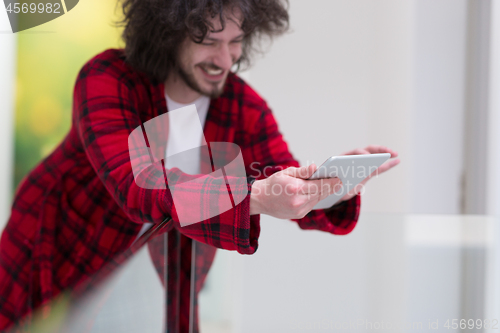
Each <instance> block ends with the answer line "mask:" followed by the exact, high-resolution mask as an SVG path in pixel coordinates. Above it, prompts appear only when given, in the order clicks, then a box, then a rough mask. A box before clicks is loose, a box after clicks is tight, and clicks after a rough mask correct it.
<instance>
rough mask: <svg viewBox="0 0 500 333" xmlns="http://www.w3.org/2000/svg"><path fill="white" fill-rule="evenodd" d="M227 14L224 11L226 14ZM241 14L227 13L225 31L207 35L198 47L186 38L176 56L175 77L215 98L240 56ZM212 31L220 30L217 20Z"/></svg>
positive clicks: (215, 19) (216, 19)
mask: <svg viewBox="0 0 500 333" xmlns="http://www.w3.org/2000/svg"><path fill="white" fill-rule="evenodd" d="M226 13H227V11H226ZM240 17H241V16H240V12H239V11H236V10H235V11H233V12H232V14H229V13H227V15H226V21H225V27H224V30H222V31H220V32H210V31H209V32H208V33H207V35H206V36H205V38H204V40H203V41H202V43H201V44H198V43H195V42H193V41H192V40H191V39H190V38H186V40H185V41H184V43H183V44H182V45H181V48H180V50H179V54H178V57H179V58H178V62H177V63H178V64H179V69H178V75H179V76H180V78H181V79H182V80H183V81H184V83H186V85H187V86H188V87H189V88H191V89H192V90H194V91H196V92H198V93H200V94H202V95H206V96H209V97H211V98H217V97H218V96H220V95H221V94H222V92H223V90H224V83H225V82H226V78H227V75H228V73H229V70H230V69H231V67H232V66H233V65H234V63H235V62H236V61H237V60H238V59H239V58H240V57H241V53H242V40H243V37H244V34H243V31H242V30H241V29H240V26H241V21H240ZM212 24H213V25H214V30H216V31H217V30H220V29H221V23H220V20H219V19H218V18H214V19H212Z"/></svg>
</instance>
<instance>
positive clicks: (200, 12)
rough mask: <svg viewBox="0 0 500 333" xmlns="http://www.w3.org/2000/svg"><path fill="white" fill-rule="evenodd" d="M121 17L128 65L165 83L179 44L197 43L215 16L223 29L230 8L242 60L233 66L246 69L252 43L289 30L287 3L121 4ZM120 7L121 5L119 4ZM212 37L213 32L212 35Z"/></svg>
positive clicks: (129, 0)
mask: <svg viewBox="0 0 500 333" xmlns="http://www.w3.org/2000/svg"><path fill="white" fill-rule="evenodd" d="M120 1H121V3H122V10H123V14H124V18H123V19H122V20H121V21H118V22H117V24H118V25H119V26H124V27H125V28H124V30H123V34H122V38H123V40H124V41H125V56H126V59H127V62H128V63H130V64H131V65H132V67H134V68H135V69H137V70H139V71H142V72H144V73H145V74H146V75H148V76H149V77H150V78H151V79H155V80H158V81H164V80H166V78H167V75H168V73H169V72H170V70H171V69H173V68H176V66H177V64H176V55H177V51H178V49H179V45H180V44H181V43H182V42H183V41H184V40H185V38H186V37H188V36H189V37H190V38H191V39H192V40H193V41H194V42H195V43H201V42H202V41H203V39H204V37H205V36H206V34H207V33H208V32H209V31H214V27H213V26H212V25H211V24H210V21H209V20H210V18H215V17H217V16H218V17H219V19H220V22H221V24H222V29H224V27H225V17H224V14H223V12H224V10H225V9H231V8H234V7H235V6H236V7H238V8H239V9H240V10H241V13H242V16H243V21H242V25H241V29H242V30H243V32H244V34H245V35H244V39H243V43H242V56H241V58H240V59H239V60H238V61H237V65H238V69H239V68H240V65H241V64H244V65H245V66H249V65H250V55H251V54H252V53H253V51H256V50H257V49H258V48H257V47H256V45H257V43H255V42H256V41H257V40H259V39H260V38H261V37H264V36H267V37H269V38H270V39H272V38H273V37H275V36H279V35H281V34H283V33H284V32H286V31H287V30H288V28H289V16H288V0H120ZM119 3H120V2H119ZM214 32H215V31H214Z"/></svg>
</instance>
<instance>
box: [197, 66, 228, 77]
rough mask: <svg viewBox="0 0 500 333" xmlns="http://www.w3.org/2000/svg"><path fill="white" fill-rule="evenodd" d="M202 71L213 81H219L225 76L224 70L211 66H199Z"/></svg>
mask: <svg viewBox="0 0 500 333" xmlns="http://www.w3.org/2000/svg"><path fill="white" fill-rule="evenodd" d="M198 66H199V67H200V69H201V70H202V71H203V72H204V73H205V74H207V75H208V76H209V77H211V78H213V79H218V78H220V77H221V76H222V74H224V70H223V69H222V68H219V67H215V66H211V65H198Z"/></svg>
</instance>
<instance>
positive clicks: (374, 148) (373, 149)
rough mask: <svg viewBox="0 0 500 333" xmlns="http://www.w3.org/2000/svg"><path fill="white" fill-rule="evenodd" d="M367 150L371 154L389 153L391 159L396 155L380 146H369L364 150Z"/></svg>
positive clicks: (396, 154) (394, 152)
mask: <svg viewBox="0 0 500 333" xmlns="http://www.w3.org/2000/svg"><path fill="white" fill-rule="evenodd" d="M365 149H366V150H368V151H369V152H370V153H371V154H384V153H390V154H391V157H397V156H398V153H397V152H396V151H394V150H392V149H390V148H387V147H386V146H380V145H369V146H368V147H366V148H365Z"/></svg>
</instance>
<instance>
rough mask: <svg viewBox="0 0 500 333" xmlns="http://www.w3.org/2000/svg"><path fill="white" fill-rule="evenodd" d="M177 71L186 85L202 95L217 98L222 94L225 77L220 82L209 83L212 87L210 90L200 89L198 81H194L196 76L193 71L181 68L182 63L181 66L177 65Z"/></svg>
mask: <svg viewBox="0 0 500 333" xmlns="http://www.w3.org/2000/svg"><path fill="white" fill-rule="evenodd" d="M212 67H216V66H215V65H212ZM177 73H178V74H179V77H180V78H181V79H182V80H183V81H184V83H186V85H187V86H188V87H189V88H191V89H193V90H194V91H196V92H198V93H200V94H202V95H204V96H207V97H210V98H218V97H220V95H222V93H223V92H224V86H225V84H226V82H225V81H226V78H227V76H226V78H224V82H222V84H221V83H211V84H210V85H211V86H212V88H211V89H210V90H207V89H202V88H201V87H200V85H199V84H198V82H197V81H196V78H195V76H194V74H193V72H192V71H191V72H189V71H187V70H184V68H182V65H181V66H178V67H177Z"/></svg>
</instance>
